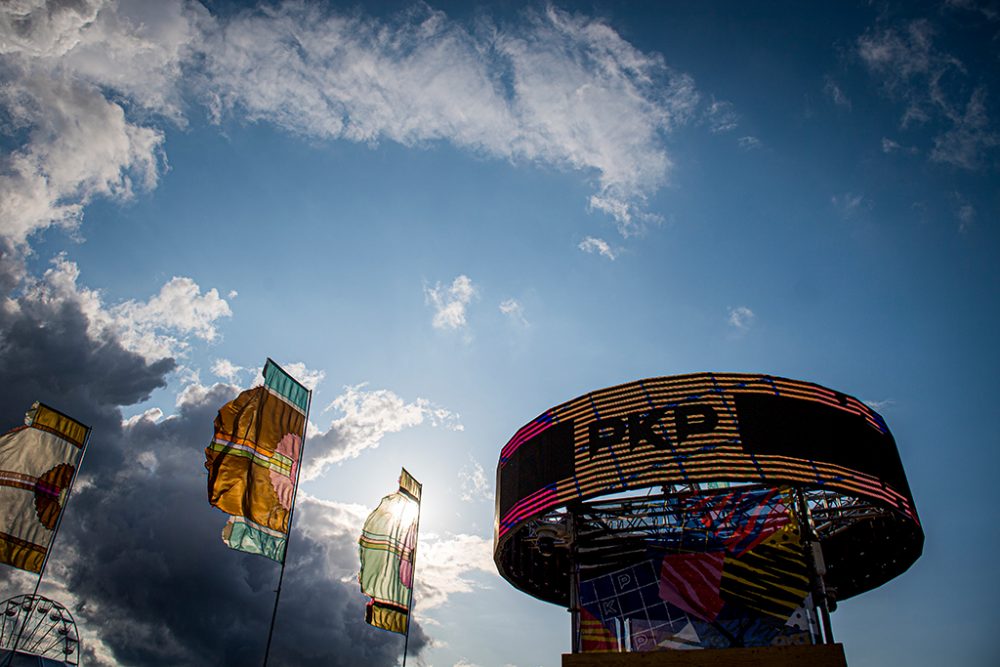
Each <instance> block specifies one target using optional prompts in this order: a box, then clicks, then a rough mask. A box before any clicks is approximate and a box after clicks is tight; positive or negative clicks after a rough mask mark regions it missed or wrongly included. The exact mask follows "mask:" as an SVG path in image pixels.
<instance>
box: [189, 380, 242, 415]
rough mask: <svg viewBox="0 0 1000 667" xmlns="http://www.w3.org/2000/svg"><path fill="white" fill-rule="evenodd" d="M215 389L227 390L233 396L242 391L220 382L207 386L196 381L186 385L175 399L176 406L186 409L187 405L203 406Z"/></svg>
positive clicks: (234, 386)
mask: <svg viewBox="0 0 1000 667" xmlns="http://www.w3.org/2000/svg"><path fill="white" fill-rule="evenodd" d="M215 389H225V390H226V391H227V392H228V393H230V394H232V395H233V396H235V395H236V394H238V393H239V391H240V387H238V386H236V385H234V384H227V383H224V382H218V383H216V384H214V385H212V386H206V385H203V384H201V383H200V382H198V381H197V380H196V381H194V382H191V383H188V384H186V385H184V388H183V389H181V391H180V393H178V394H177V397H176V398H175V399H174V405H175V406H177V407H178V408H181V407H184V406H185V405H190V406H199V405H202V404H203V403H204V402H205V398H206V397H207V396H208V395H209V394H210V393H211V392H212V391H214V390H215Z"/></svg>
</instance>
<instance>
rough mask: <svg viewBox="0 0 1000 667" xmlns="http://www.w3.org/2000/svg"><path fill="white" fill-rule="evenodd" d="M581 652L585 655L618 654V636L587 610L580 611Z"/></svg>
mask: <svg viewBox="0 0 1000 667" xmlns="http://www.w3.org/2000/svg"><path fill="white" fill-rule="evenodd" d="M580 650H582V651H583V652H584V653H617V652H618V636H617V635H616V634H615V633H614V632H613V631H612V630H610V629H609V628H608V627H606V626H605V624H604V623H602V622H601V619H599V618H597V617H596V616H594V615H593V614H592V613H590V612H589V611H587V609H586V608H584V609H581V610H580Z"/></svg>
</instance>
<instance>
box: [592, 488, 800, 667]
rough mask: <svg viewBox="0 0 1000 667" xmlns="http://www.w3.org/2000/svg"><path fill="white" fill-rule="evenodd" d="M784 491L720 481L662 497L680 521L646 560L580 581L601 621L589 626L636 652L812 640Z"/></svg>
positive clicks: (792, 520)
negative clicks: (618, 638)
mask: <svg viewBox="0 0 1000 667" xmlns="http://www.w3.org/2000/svg"><path fill="white" fill-rule="evenodd" d="M789 494H790V492H789V490H788V489H784V488H779V489H752V490H747V489H744V490H740V489H737V488H725V487H724V488H720V489H713V490H712V491H710V492H701V493H695V494H692V495H688V496H679V497H674V498H668V499H666V500H665V507H666V509H667V510H669V515H672V516H680V517H683V518H684V520H683V521H681V522H679V523H677V524H676V525H673V526H671V527H670V528H665V529H664V531H663V533H662V534H661V535H659V536H658V538H657V540H656V543H655V545H653V546H650V547H649V549H648V552H647V555H646V558H645V559H643V560H640V561H638V562H635V563H633V564H631V565H629V566H627V567H624V568H621V569H619V570H615V571H612V572H606V573H603V574H602V575H601V576H596V577H591V578H587V579H583V580H582V581H581V582H580V603H581V606H582V607H583V609H584V610H585V611H586V612H587V614H589V616H590V617H592V618H593V619H596V621H597V622H598V625H594V624H591V626H588V627H590V628H591V630H592V632H597V631H598V630H600V629H602V628H603V631H606V632H608V633H611V634H612V635H616V636H622V637H624V638H625V642H626V643H628V645H629V647H630V650H632V651H658V650H664V649H697V648H728V647H733V646H770V645H784V644H792V643H810V642H811V641H812V638H811V634H810V629H809V619H808V615H807V613H806V611H805V609H804V605H805V604H806V598H807V592H808V588H809V585H808V584H809V575H808V569H807V566H806V560H805V555H804V552H803V547H802V542H801V539H800V535H799V527H798V524H797V522H796V519H795V515H794V514H793V513H792V512H791V510H790V505H791V503H792V500H791V498H790V495H789ZM616 629H617V630H616ZM588 646H593V647H594V648H588ZM582 648H583V650H585V651H586V650H604V649H602V648H601V647H600V644H599V643H593V644H587V643H583V645H582Z"/></svg>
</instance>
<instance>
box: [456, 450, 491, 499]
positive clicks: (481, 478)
mask: <svg viewBox="0 0 1000 667" xmlns="http://www.w3.org/2000/svg"><path fill="white" fill-rule="evenodd" d="M458 482H459V488H460V491H461V498H462V500H464V501H466V502H470V501H473V500H492V499H493V492H492V489H491V487H490V482H489V480H488V479H487V478H486V471H485V470H484V469H483V466H482V465H481V464H480V463H479V461H476V460H475V459H473V458H472V457H471V456H470V457H469V463H468V464H467V465H465V466H463V467H462V469H461V470H459V471H458Z"/></svg>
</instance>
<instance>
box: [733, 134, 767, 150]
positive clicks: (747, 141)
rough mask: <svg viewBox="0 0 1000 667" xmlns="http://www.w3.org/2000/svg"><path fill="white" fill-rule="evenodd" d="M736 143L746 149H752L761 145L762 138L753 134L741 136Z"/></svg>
mask: <svg viewBox="0 0 1000 667" xmlns="http://www.w3.org/2000/svg"><path fill="white" fill-rule="evenodd" d="M736 143H737V144H738V145H739V147H740V148H742V149H743V150H745V151H751V150H753V149H755V148H760V146H761V143H760V139H758V138H757V137H751V136H745V137H740V138H739V139H737V140H736Z"/></svg>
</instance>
